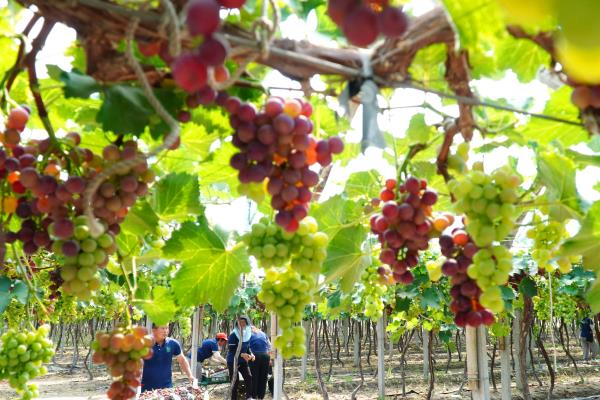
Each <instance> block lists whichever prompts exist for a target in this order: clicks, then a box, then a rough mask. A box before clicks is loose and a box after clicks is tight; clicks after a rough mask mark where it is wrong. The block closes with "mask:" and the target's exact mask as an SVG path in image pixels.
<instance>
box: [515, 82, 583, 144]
mask: <svg viewBox="0 0 600 400" xmlns="http://www.w3.org/2000/svg"><path fill="white" fill-rule="evenodd" d="M572 91H573V89H572V88H571V87H569V86H566V85H565V86H563V87H561V88H560V89H558V90H556V91H555V92H554V93H552V96H551V97H550V100H548V103H546V107H545V108H544V112H543V113H544V114H545V115H550V116H553V117H557V118H562V119H565V120H567V121H573V122H576V123H578V122H579V109H578V108H577V107H575V106H574V105H573V103H572V102H571V92H572ZM519 131H520V132H521V135H523V137H524V138H526V139H528V140H532V141H536V142H538V143H540V144H548V143H550V142H552V141H554V140H556V141H558V142H559V143H560V144H561V145H562V146H564V147H569V146H571V145H574V144H577V143H580V142H583V141H585V140H587V138H588V136H589V134H588V132H587V131H586V130H585V129H584V128H583V127H582V126H576V125H568V124H565V123H562V122H558V121H550V120H546V119H541V118H533V117H532V118H531V119H530V120H529V122H528V123H527V124H526V125H524V126H523V127H521V128H520V129H519Z"/></svg>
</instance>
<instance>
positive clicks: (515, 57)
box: [497, 35, 551, 82]
mask: <svg viewBox="0 0 600 400" xmlns="http://www.w3.org/2000/svg"><path fill="white" fill-rule="evenodd" d="M550 59H551V57H550V54H549V53H548V52H547V51H545V50H544V49H542V48H541V47H540V46H538V45H537V44H535V43H533V42H532V41H530V40H524V39H516V38H514V37H513V36H511V35H507V36H506V37H505V38H504V39H503V40H502V41H501V42H500V44H499V46H498V59H497V63H498V67H499V68H501V69H511V70H513V71H514V72H515V73H516V74H517V77H518V78H519V80H520V81H521V82H529V81H532V80H533V79H535V77H536V76H537V72H538V71H539V69H540V68H541V67H542V66H545V65H548V64H550Z"/></svg>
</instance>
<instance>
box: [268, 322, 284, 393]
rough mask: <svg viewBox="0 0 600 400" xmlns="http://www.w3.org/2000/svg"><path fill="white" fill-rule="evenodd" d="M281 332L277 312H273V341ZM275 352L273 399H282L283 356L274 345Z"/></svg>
mask: <svg viewBox="0 0 600 400" xmlns="http://www.w3.org/2000/svg"><path fill="white" fill-rule="evenodd" d="M279 333H280V330H279V324H278V321H277V314H275V313H271V343H273V342H274V341H275V338H276V337H277V335H278V334H279ZM273 351H274V352H275V357H274V363H273V400H281V399H282V398H283V357H282V356H281V352H280V351H279V350H277V348H275V347H273Z"/></svg>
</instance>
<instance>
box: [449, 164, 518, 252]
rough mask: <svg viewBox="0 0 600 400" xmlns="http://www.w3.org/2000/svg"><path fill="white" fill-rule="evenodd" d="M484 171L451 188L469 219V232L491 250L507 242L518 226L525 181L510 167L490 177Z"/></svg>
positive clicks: (453, 182) (458, 208)
mask: <svg viewBox="0 0 600 400" xmlns="http://www.w3.org/2000/svg"><path fill="white" fill-rule="evenodd" d="M480 169H482V166H480V165H478V169H475V168H474V169H473V170H471V171H469V172H468V173H467V174H466V175H465V176H464V177H462V178H458V179H454V180H451V181H450V182H448V188H449V189H450V192H451V193H452V195H454V196H455V197H456V199H457V202H456V204H455V208H456V211H457V213H460V214H465V216H466V217H467V218H466V229H467V232H468V233H469V234H470V235H471V237H472V238H473V240H474V242H475V244H476V245H477V246H478V247H487V246H489V245H491V244H492V243H493V242H494V241H501V240H503V239H504V238H505V237H506V236H507V235H508V234H509V233H510V232H511V231H512V229H513V228H514V226H515V221H516V214H517V211H516V207H515V205H516V203H517V202H518V200H519V197H518V195H517V188H518V187H519V185H520V184H521V178H520V177H519V176H518V175H516V174H514V173H513V172H512V171H511V169H510V168H509V167H502V168H500V169H497V170H496V171H494V172H492V174H489V175H488V174H486V173H484V172H483V171H482V170H480Z"/></svg>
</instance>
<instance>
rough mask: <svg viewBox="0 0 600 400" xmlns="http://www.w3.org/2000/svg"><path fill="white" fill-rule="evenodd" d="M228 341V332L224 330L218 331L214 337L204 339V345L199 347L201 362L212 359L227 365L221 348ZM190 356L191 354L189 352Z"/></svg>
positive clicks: (199, 360)
mask: <svg viewBox="0 0 600 400" xmlns="http://www.w3.org/2000/svg"><path fill="white" fill-rule="evenodd" d="M226 343H227V334H226V333H223V332H219V333H217V335H216V336H215V337H214V338H212V339H206V340H203V341H202V345H201V346H200V347H198V352H197V358H196V359H197V360H198V362H199V363H203V362H204V361H205V360H209V361H212V362H214V363H216V364H223V365H227V360H225V359H224V358H223V357H222V356H221V353H219V350H220V349H221V348H222V347H223V346H225V344H226ZM188 357H191V355H190V354H189V353H188Z"/></svg>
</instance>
